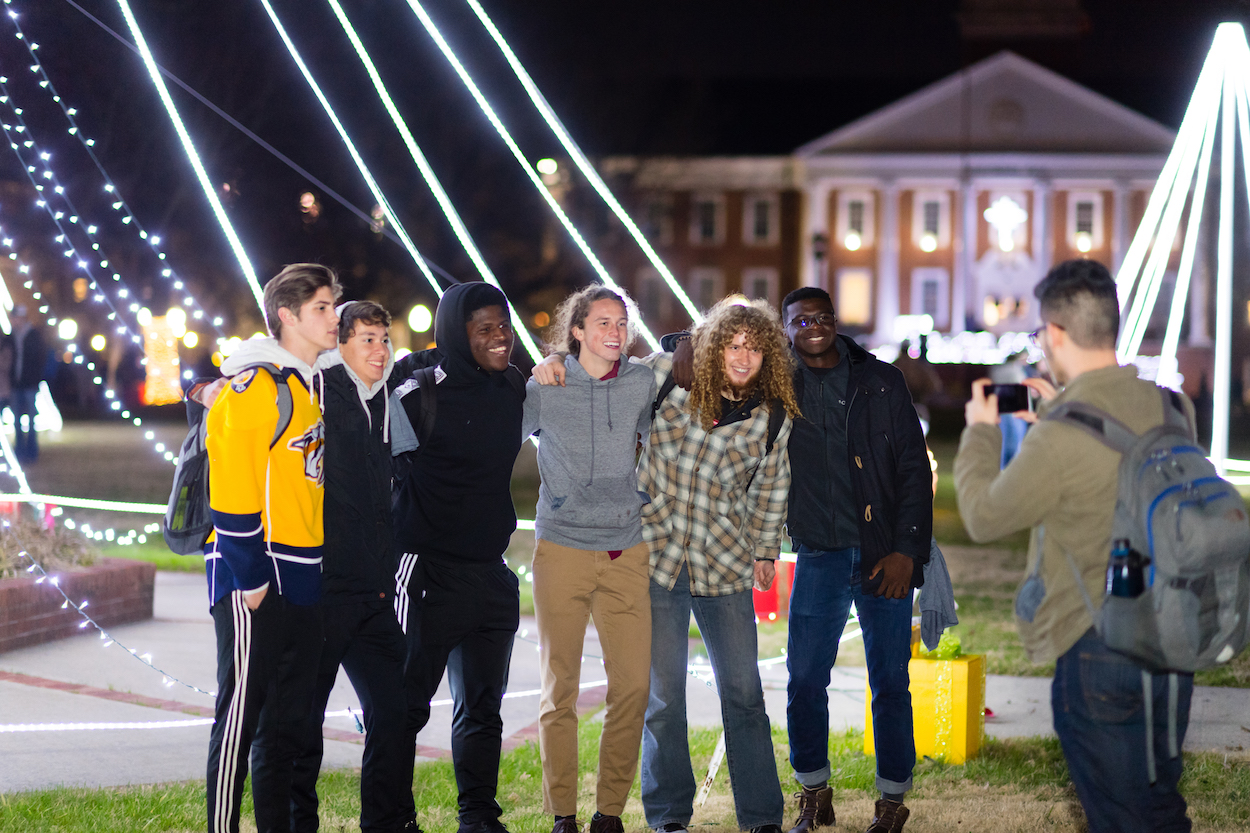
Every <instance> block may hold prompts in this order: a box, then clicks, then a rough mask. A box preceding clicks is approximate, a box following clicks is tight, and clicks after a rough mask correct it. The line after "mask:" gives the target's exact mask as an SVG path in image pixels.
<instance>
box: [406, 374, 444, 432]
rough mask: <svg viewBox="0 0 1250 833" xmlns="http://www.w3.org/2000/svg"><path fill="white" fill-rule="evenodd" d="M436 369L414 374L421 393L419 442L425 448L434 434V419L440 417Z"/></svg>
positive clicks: (418, 423) (417, 427)
mask: <svg viewBox="0 0 1250 833" xmlns="http://www.w3.org/2000/svg"><path fill="white" fill-rule="evenodd" d="M434 370H435V368H434V367H423V368H421V369H420V370H418V371H416V372H415V373H413V374H412V376H413V378H414V379H416V380H417V389H418V390H420V391H421V410H420V412H419V413H418V414H417V424H416V425H414V426H413V427H414V428H415V429H417V442H418V443H419V444H420V446H419V447H422V448H424V447H425V444H426V443H428V442H429V441H430V436H431V435H432V434H433V433H434V418H435V417H436V416H438V392H437V388H438V382H437V379H436V378H435V376H434Z"/></svg>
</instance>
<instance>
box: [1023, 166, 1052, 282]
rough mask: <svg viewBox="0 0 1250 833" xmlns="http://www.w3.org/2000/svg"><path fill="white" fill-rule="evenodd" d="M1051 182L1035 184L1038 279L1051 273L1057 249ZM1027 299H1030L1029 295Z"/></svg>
mask: <svg viewBox="0 0 1250 833" xmlns="http://www.w3.org/2000/svg"><path fill="white" fill-rule="evenodd" d="M1051 196H1052V195H1051V190H1050V182H1048V181H1046V180H1043V179H1039V180H1036V181H1034V183H1033V217H1032V220H1033V228H1032V230H1031V231H1032V235H1033V264H1034V265H1035V266H1036V267H1037V279H1038V280H1039V281H1040V280H1041V279H1042V277H1043V276H1044V275H1045V274H1046V273H1047V272H1049V271H1050V265H1051V262H1052V261H1053V260H1054V259H1055V247H1054V245H1053V242H1054V241H1052V240H1051V239H1050V235H1051V228H1052V226H1051V217H1052V216H1053V214H1054V212H1053V210H1052V209H1053V206H1052V205H1051V204H1052V203H1053V202H1054V200H1053V199H1051ZM1025 297H1028V296H1027V295H1026V296H1025Z"/></svg>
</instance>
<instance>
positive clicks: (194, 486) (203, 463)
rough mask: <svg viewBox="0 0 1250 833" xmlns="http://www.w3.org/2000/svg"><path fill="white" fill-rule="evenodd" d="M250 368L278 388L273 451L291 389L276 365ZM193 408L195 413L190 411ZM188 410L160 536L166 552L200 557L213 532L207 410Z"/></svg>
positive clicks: (190, 405)
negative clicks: (187, 427) (265, 374)
mask: <svg viewBox="0 0 1250 833" xmlns="http://www.w3.org/2000/svg"><path fill="white" fill-rule="evenodd" d="M252 368H258V369H263V370H265V371H267V372H268V373H269V375H270V376H272V377H273V382H274V385H276V386H277V388H278V395H277V406H278V425H277V428H275V429H274V432H273V439H272V440H270V441H269V448H270V449H272V448H273V447H274V446H275V445H277V443H278V440H279V439H281V437H282V435H283V433H285V432H286V429H287V427H288V426H289V425H290V424H291V414H292V411H293V406H292V403H291V388H290V387H289V386H288V385H287V382H286V379H285V378H284V377H283V375H282V371H281V370H279V369H278V367H277V365H274V364H271V363H269V362H257V363H256V364H249V365H248V366H247V367H245V368H243V369H244V370H250V369H252ZM193 407H194V408H197V409H198V413H196V412H195V411H192V410H190V409H192V408H193ZM187 408H188V411H189V412H188V417H189V419H190V421H191V430H190V431H188V432H187V436H186V438H185V439H184V440H183V441H182V447H181V448H180V449H179V451H178V466H177V468H175V469H174V486H173V489H172V490H171V491H170V493H169V502H168V503H167V504H166V505H165V517H164V519H163V520H162V522H161V534H162V535H163V536H164V538H165V544H166V545H167V546H168V547H169V549H170V550H172V551H173V552H175V553H177V554H178V555H202V554H203V552H204V545H205V544H206V543H207V542H208V536H209V535H210V534H212V531H213V513H212V510H211V509H210V508H209V505H208V445H207V442H206V441H207V439H208V409H207V408H204V407H202V406H199V405H197V404H195V403H191V402H188V403H187Z"/></svg>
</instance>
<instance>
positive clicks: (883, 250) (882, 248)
mask: <svg viewBox="0 0 1250 833" xmlns="http://www.w3.org/2000/svg"><path fill="white" fill-rule="evenodd" d="M898 292H899V274H898V186H897V185H895V184H894V182H892V181H891V182H886V183H885V184H884V185H883V186H882V187H881V228H879V229H877V309H876V316H875V317H876V324H877V326H876V330H875V332H874V333H873V336H874V338H875V340H876V342H877V343H878V344H879V343H881V342H883V341H890V340H892V339H893V338H894V319H895V318H897V317H898Z"/></svg>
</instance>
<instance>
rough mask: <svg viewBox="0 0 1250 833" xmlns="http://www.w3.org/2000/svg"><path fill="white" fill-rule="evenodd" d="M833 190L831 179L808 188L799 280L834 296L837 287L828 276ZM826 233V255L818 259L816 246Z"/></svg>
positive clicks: (800, 242) (804, 284) (801, 241)
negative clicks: (816, 240) (830, 203)
mask: <svg viewBox="0 0 1250 833" xmlns="http://www.w3.org/2000/svg"><path fill="white" fill-rule="evenodd" d="M831 191H833V186H832V185H831V184H830V182H829V181H828V180H827V179H821V180H818V181H816V182H814V183H811V184H809V185H808V186H807V189H806V196H807V206H806V207H805V209H806V210H805V211H804V215H805V216H804V218H803V222H802V225H801V226H800V228H802V229H803V230H804V231H803V234H802V235H801V240H800V241H799V245H800V248H801V249H802V256H801V264H802V266H801V269H800V273H799V281H800V283H801V284H802V285H803V286H819V287H821V288H823V289H825V290H827V291H829V293H830V294H832V293H833V287H831V286H829V280H828V276H827V275H826V274H825V273H826V272H827V271H828V269H829V249H830V248H831V242H832V241H830V240H829V239H828V238H829V194H830V192H831ZM818 234H823V235H825V237H826V242H825V256H824V258H823V259H818V258H817V257H816V254H815V246H814V245H813V241H814V240H815V238H816V235H818Z"/></svg>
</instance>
